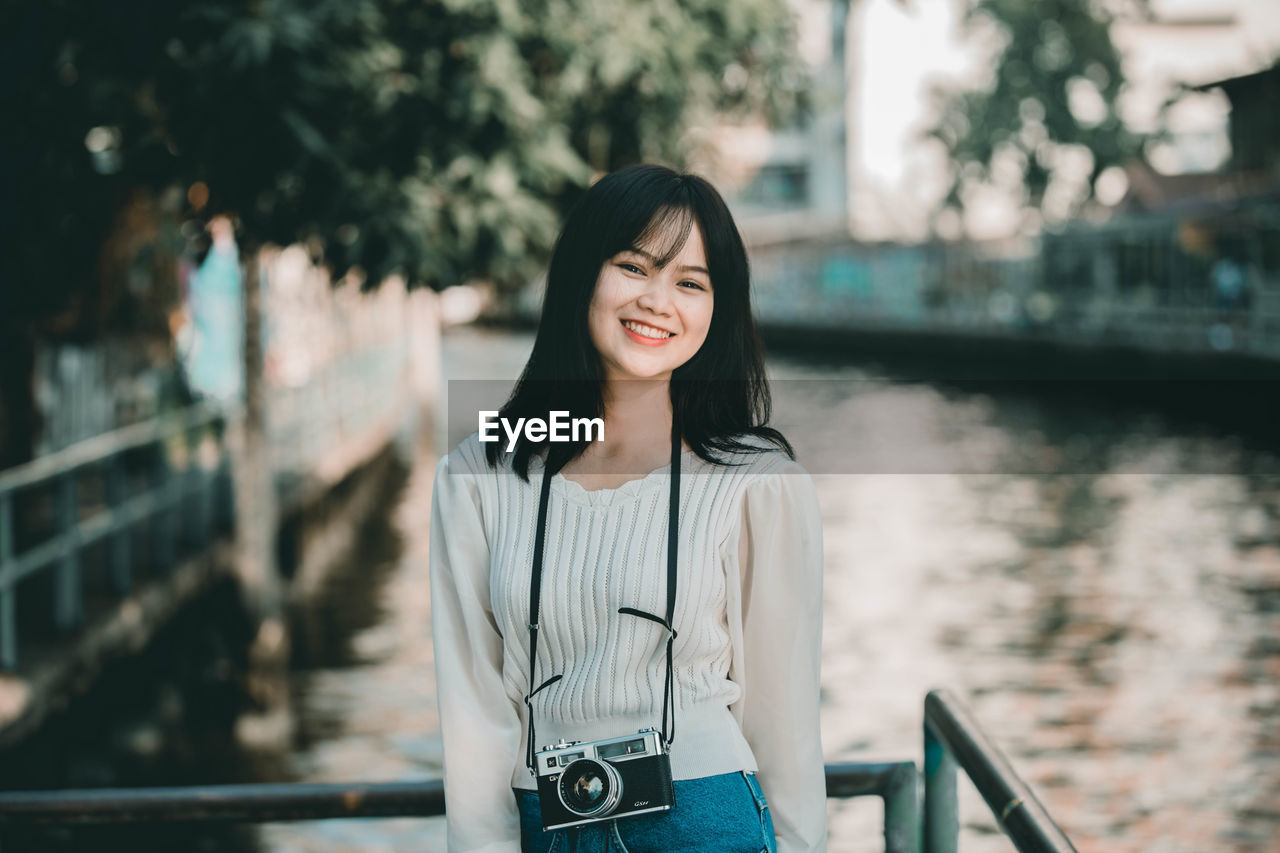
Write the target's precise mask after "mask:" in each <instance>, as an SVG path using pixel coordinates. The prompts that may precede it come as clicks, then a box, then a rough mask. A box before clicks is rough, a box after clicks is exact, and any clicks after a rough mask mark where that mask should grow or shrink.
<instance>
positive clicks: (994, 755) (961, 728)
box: [923, 690, 1076, 853]
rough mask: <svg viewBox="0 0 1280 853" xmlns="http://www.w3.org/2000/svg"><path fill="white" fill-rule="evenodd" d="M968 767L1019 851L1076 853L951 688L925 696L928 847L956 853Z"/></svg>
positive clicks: (929, 851) (929, 850) (931, 852)
mask: <svg viewBox="0 0 1280 853" xmlns="http://www.w3.org/2000/svg"><path fill="white" fill-rule="evenodd" d="M957 770H963V771H964V772H965V775H966V776H968V777H969V779H970V780H971V781H972V782H973V785H974V787H976V788H977V789H978V793H979V794H981V795H982V799H984V800H985V801H986V803H987V806H988V807H989V808H990V809H991V813H992V814H993V815H995V817H996V821H997V822H998V824H999V826H1000V829H1001V831H1003V832H1004V834H1005V835H1007V836H1009V839H1010V840H1011V841H1012V842H1013V846H1014V847H1015V848H1016V849H1017V850H1018V851H1019V853H1075V849H1076V848H1075V847H1073V846H1072V845H1071V842H1070V841H1068V840H1067V836H1066V835H1064V834H1063V832H1062V830H1061V829H1059V828H1058V825H1057V824H1056V823H1054V822H1053V819H1052V818H1051V817H1049V813H1048V812H1047V811H1045V808H1044V806H1043V805H1041V804H1040V801H1039V800H1038V799H1036V795H1035V794H1033V793H1032V792H1031V789H1030V788H1029V787H1028V786H1027V784H1026V783H1025V782H1023V781H1022V779H1020V778H1019V777H1018V774H1017V773H1016V772H1014V769H1013V767H1012V766H1011V765H1010V764H1009V761H1008V759H1006V758H1005V757H1004V755H1003V753H1001V752H1000V750H999V749H997V748H996V746H995V744H993V743H991V741H990V740H989V739H988V738H987V736H986V734H984V733H983V731H982V728H981V727H980V726H979V725H978V723H977V722H976V721H975V720H974V719H973V717H972V716H970V714H969V711H968V710H967V709H966V708H965V707H964V706H963V705H961V704H960V702H959V700H957V699H956V698H955V697H954V696H952V695H951V693H950V692H949V691H946V690H934V691H932V692H931V693H929V695H928V696H926V697H925V700H924V826H923V830H924V851H925V853H955V850H956V843H957V839H958V837H959V813H960V812H959V804H958V799H957V797H956V779H957V776H958V773H957Z"/></svg>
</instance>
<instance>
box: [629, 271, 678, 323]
mask: <svg viewBox="0 0 1280 853" xmlns="http://www.w3.org/2000/svg"><path fill="white" fill-rule="evenodd" d="M636 305H638V306H639V307H640V308H641V309H642V310H644V311H649V312H651V313H653V314H657V315H659V316H662V317H666V316H668V315H670V314H671V293H670V291H669V289H668V287H667V283H666V281H665V278H664V277H663V276H653V277H652V278H650V279H649V281H647V282H646V283H645V287H644V290H642V291H641V292H640V295H639V296H637V297H636Z"/></svg>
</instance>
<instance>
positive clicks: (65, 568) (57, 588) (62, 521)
mask: <svg viewBox="0 0 1280 853" xmlns="http://www.w3.org/2000/svg"><path fill="white" fill-rule="evenodd" d="M76 479H77V478H76V469H74V468H72V469H71V470H69V471H66V472H64V473H63V474H62V475H61V476H59V477H58V486H57V501H58V509H57V518H58V533H59V535H60V536H61V537H62V558H61V559H60V560H59V561H58V567H57V569H56V570H55V572H54V576H53V623H54V625H56V626H57V627H58V629H59V630H63V631H66V630H70V629H71V628H74V627H76V625H78V624H80V615H81V614H80V541H79V536H78V535H77V532H76V525H77V524H79V521H80V518H79V516H80V508H79V500H78V497H79V496H78V495H77V494H76V490H77V485H78V484H77V482H76Z"/></svg>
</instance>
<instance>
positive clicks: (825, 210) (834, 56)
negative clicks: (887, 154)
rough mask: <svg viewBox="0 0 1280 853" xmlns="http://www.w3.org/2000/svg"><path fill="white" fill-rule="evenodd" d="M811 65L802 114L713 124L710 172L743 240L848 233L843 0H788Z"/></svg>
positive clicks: (845, 11) (799, 40)
mask: <svg viewBox="0 0 1280 853" xmlns="http://www.w3.org/2000/svg"><path fill="white" fill-rule="evenodd" d="M791 5H792V8H793V11H794V13H795V16H796V19H795V20H796V35H797V46H798V49H799V52H800V55H801V57H802V58H803V59H804V60H805V62H806V63H807V64H808V66H809V69H810V71H811V73H812V79H813V88H812V90H811V91H810V107H811V109H810V111H809V115H808V117H807V118H806V119H804V120H803V121H799V122H796V123H794V124H792V125H791V126H790V127H785V128H780V129H777V130H770V129H768V128H766V127H765V126H764V125H763V124H762V123H761V124H753V125H747V126H734V127H726V128H721V129H719V130H718V131H717V140H716V148H717V152H716V153H717V162H716V165H715V167H714V168H715V171H716V178H717V180H718V182H719V183H720V184H721V185H722V186H723V187H724V188H725V190H726V195H727V196H728V200H729V203H730V206H731V207H732V208H733V209H734V213H735V216H736V218H737V220H738V223H739V225H740V226H741V227H742V230H743V232H744V236H745V238H746V239H747V240H748V242H751V243H759V242H762V241H764V242H769V241H776V240H779V239H784V240H785V239H793V238H796V237H804V236H812V235H815V234H836V233H844V234H847V233H848V211H849V206H850V193H851V192H852V188H851V186H850V182H849V180H848V174H849V170H848V157H849V148H848V131H847V125H848V120H849V115H850V112H851V109H852V100H851V98H850V91H851V90H850V87H849V85H848V62H847V51H848V40H847V38H846V36H847V32H848V28H849V0H791Z"/></svg>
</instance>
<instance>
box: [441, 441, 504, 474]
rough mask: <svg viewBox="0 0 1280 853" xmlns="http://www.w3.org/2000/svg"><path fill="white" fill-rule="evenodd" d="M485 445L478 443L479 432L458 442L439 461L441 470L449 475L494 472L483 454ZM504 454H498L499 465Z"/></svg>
mask: <svg viewBox="0 0 1280 853" xmlns="http://www.w3.org/2000/svg"><path fill="white" fill-rule="evenodd" d="M485 448H486V445H485V444H484V443H483V442H481V441H480V433H479V431H476V432H473V433H471V435H469V436H467V437H466V438H464V439H462V441H460V442H458V443H457V444H456V445H455V446H454V448H453V449H452V450H450V451H449V452H448V453H447V454H445V456H444V458H442V459H441V460H440V467H441V470H444V471H447V472H448V473H450V474H485V473H492V472H493V471H494V468H493V466H491V465H490V464H489V459H488V457H487V456H486V454H485ZM503 455H505V454H499V456H498V459H499V464H501V460H502V457H503Z"/></svg>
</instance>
